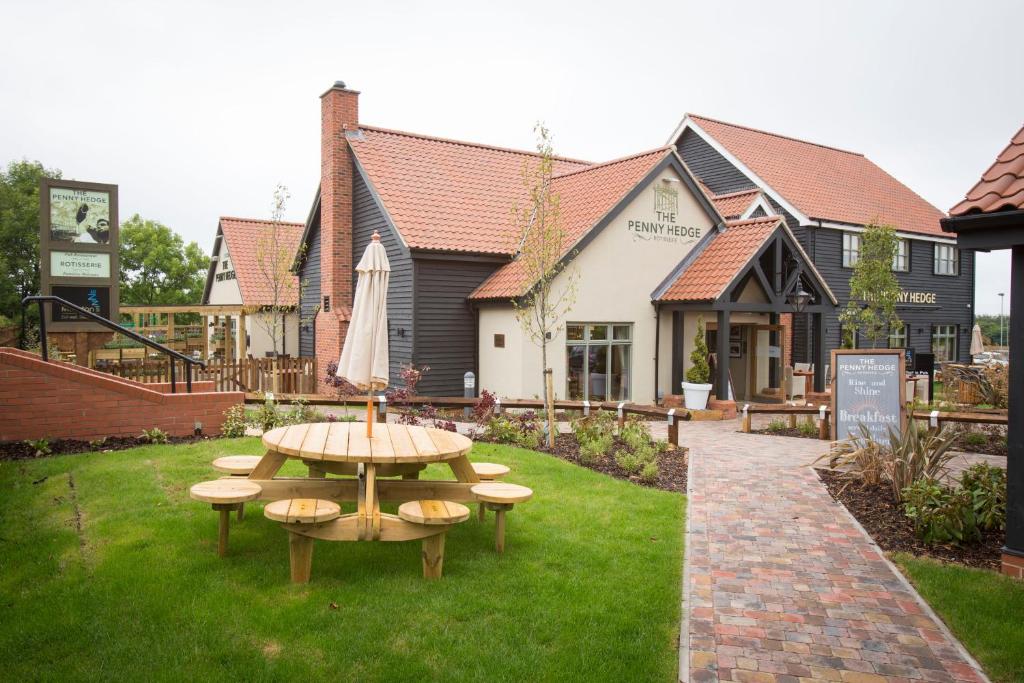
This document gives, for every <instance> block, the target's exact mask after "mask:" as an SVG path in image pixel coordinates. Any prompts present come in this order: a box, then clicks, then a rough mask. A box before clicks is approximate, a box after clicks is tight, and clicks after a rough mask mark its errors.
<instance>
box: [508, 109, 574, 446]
mask: <svg viewBox="0 0 1024 683" xmlns="http://www.w3.org/2000/svg"><path fill="white" fill-rule="evenodd" d="M534 132H535V133H536V134H537V152H538V156H537V157H536V158H535V159H531V160H530V161H528V162H526V163H525V164H524V165H523V172H522V177H523V186H524V187H525V189H526V201H525V202H524V203H523V204H522V205H520V206H516V207H515V208H514V209H513V221H514V224H515V226H516V229H517V234H518V235H519V248H518V250H517V254H516V260H517V261H519V264H520V268H521V269H522V274H523V280H524V281H525V282H526V283H528V284H529V286H530V289H529V290H528V291H527V293H526V294H525V295H523V296H522V297H520V298H518V299H516V300H515V301H513V305H514V306H515V312H516V319H517V320H518V321H519V326H520V327H521V328H522V330H523V333H524V334H525V335H526V336H527V338H529V339H530V341H532V342H533V343H534V344H537V345H538V346H540V350H541V367H542V369H543V381H544V408H545V413H546V414H547V420H548V445H549V446H551V447H554V445H555V402H554V401H555V397H554V385H553V383H552V379H551V377H552V375H551V368H550V367H549V366H548V342H549V341H550V340H551V338H552V337H553V336H554V335H555V333H556V332H557V331H558V330H559V328H560V327H561V320H562V317H563V316H564V315H565V314H566V313H568V312H569V310H570V309H571V308H572V306H573V304H574V303H575V302H576V290H577V285H578V282H579V273H578V272H576V271H575V269H570V270H566V267H565V265H566V260H565V259H564V256H565V255H566V254H565V250H566V248H567V247H568V245H567V241H568V236H567V235H566V233H565V230H564V228H563V227H562V220H561V213H560V208H559V198H558V193H557V192H555V191H554V189H553V187H552V178H553V177H554V151H553V147H552V144H551V133H550V132H549V131H548V129H547V127H545V126H544V125H543V124H541V123H538V124H537V125H536V126H534ZM563 273H564V277H561V278H559V276H560V275H563ZM556 280H558V283H557V287H556Z"/></svg>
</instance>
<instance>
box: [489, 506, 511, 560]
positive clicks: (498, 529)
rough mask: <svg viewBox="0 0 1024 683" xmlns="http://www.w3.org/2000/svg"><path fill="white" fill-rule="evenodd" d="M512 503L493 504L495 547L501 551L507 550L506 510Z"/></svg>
mask: <svg viewBox="0 0 1024 683" xmlns="http://www.w3.org/2000/svg"><path fill="white" fill-rule="evenodd" d="M511 507H512V506H511V505H500V504H492V505H491V509H492V510H494V549H495V550H497V551H498V552H499V553H503V552H505V511H506V510H508V509H509V508H511Z"/></svg>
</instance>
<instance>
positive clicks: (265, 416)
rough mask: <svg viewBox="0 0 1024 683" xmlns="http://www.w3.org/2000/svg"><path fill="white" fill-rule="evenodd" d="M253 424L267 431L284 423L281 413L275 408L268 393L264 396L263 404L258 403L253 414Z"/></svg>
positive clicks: (275, 405)
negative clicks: (257, 407)
mask: <svg viewBox="0 0 1024 683" xmlns="http://www.w3.org/2000/svg"><path fill="white" fill-rule="evenodd" d="M253 424H254V425H255V426H256V427H258V428H260V429H262V430H263V431H265V432H269V431H270V430H271V429H273V428H274V427H279V426H281V425H282V424H284V420H283V419H282V418H281V413H280V412H279V411H278V409H277V404H276V403H274V399H273V398H272V397H271V396H270V395H267V396H266V398H265V399H264V401H263V404H262V405H260V407H259V409H258V410H257V411H256V413H255V415H253Z"/></svg>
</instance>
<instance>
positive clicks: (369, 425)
mask: <svg viewBox="0 0 1024 683" xmlns="http://www.w3.org/2000/svg"><path fill="white" fill-rule="evenodd" d="M366 436H367V438H371V437H373V389H369V390H368V391H367V392H366Z"/></svg>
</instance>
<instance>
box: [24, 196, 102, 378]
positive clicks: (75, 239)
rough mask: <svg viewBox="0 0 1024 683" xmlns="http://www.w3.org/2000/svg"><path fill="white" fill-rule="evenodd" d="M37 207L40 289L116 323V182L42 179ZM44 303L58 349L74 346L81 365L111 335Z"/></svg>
mask: <svg viewBox="0 0 1024 683" xmlns="http://www.w3.org/2000/svg"><path fill="white" fill-rule="evenodd" d="M39 208H40V211H39V250H40V254H39V256H40V258H39V267H40V293H41V294H43V295H52V296H58V297H60V298H62V299H66V300H67V301H70V302H71V303H73V304H77V305H78V306H81V307H82V308H85V309H87V310H89V311H92V312H93V313H96V314H97V315H100V316H103V317H104V318H107V319H109V320H113V321H114V322H117V321H118V318H119V315H118V310H119V302H120V297H119V289H118V283H119V275H120V267H119V263H118V246H119V243H120V231H119V223H118V214H117V185H107V184H103V183H84V182H78V181H75V180H59V179H55V178H44V179H43V181H42V183H41V184H40V190H39ZM44 308H46V309H47V310H46V316H47V319H46V324H47V329H48V330H50V331H51V333H53V334H52V336H53V337H55V338H56V339H55V341H56V342H57V343H58V345H60V346H61V347H62V348H67V347H73V348H74V349H75V354H76V361H77V362H78V363H79V364H82V365H85V364H86V356H87V355H88V352H89V351H91V350H92V349H94V348H97V347H99V346H100V345H102V343H103V342H105V341H106V340H107V339H108V338H109V337H110V335H111V332H110V330H108V329H106V328H104V327H103V326H101V325H98V324H96V323H94V322H91V321H89V320H86V319H85V318H84V316H81V315H79V314H77V313H76V312H75V311H72V310H70V309H63V308H61V307H60V306H57V305H56V304H50V306H48V307H44ZM62 338H63V339H62ZM60 341H65V343H64V344H61V343H60Z"/></svg>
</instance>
